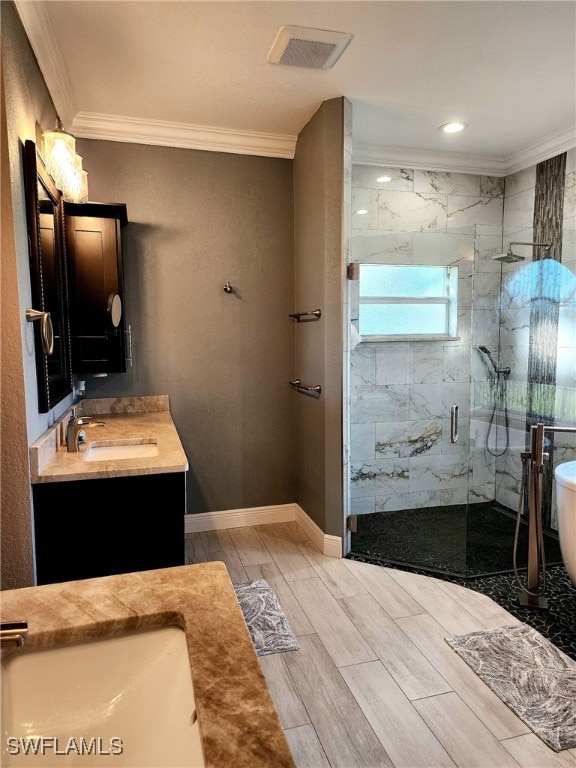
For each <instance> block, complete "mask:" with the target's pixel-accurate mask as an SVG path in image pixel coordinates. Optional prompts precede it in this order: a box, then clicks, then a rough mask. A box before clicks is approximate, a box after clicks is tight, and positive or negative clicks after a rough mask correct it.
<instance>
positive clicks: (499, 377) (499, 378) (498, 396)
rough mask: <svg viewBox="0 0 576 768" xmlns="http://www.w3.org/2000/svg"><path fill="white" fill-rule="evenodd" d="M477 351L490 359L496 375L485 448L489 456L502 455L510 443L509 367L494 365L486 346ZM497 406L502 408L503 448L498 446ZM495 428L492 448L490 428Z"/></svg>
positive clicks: (494, 362)
mask: <svg viewBox="0 0 576 768" xmlns="http://www.w3.org/2000/svg"><path fill="white" fill-rule="evenodd" d="M478 352H480V353H481V354H482V355H484V357H486V358H487V359H488V360H489V361H490V365H491V366H492V371H493V374H494V375H495V376H496V392H495V393H494V404H493V406H492V413H491V414H490V424H489V426H488V431H487V433H486V440H485V446H486V450H487V451H488V453H489V454H490V455H491V456H496V457H498V456H504V454H505V453H506V451H507V450H508V447H509V445H510V432H509V423H508V404H507V401H506V379H507V378H508V376H510V367H509V366H506V367H505V368H498V366H497V365H496V361H495V360H494V358H493V357H492V352H491V350H489V349H488V347H478ZM498 406H500V407H503V408H504V425H503V426H504V429H505V435H506V439H505V444H504V448H502V449H499V448H498V432H499V429H498V427H499V425H498V421H499V417H498V414H497V409H498ZM493 429H495V443H494V448H491V447H490V434H491V432H492V430H493Z"/></svg>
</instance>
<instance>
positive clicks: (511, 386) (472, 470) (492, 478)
mask: <svg viewBox="0 0 576 768" xmlns="http://www.w3.org/2000/svg"><path fill="white" fill-rule="evenodd" d="M504 245H506V246H507V243H506V242H504V243H503V237H502V227H501V226H499V225H489V224H469V225H463V226H462V227H452V228H450V229H449V231H446V230H444V231H441V232H440V231H427V232H420V231H419V232H415V231H414V232H409V231H407V232H384V231H376V232H370V231H367V232H361V233H360V232H356V233H355V235H354V236H353V237H352V239H351V258H352V260H353V261H357V262H359V263H361V264H364V263H369V264H390V265H399V266H410V267H411V268H412V269H414V268H417V267H418V266H422V267H424V266H428V267H429V266H442V267H455V266H457V267H458V309H457V314H458V320H457V328H456V337H455V338H444V339H440V340H430V339H429V340H425V339H422V340H419V339H415V338H414V339H409V340H394V341H377V342H366V341H359V338H361V336H360V337H359V335H358V309H359V299H358V283H357V282H350V283H349V286H350V295H349V300H350V311H351V326H352V332H351V342H350V346H351V352H350V358H351V366H350V421H351V424H350V433H351V450H350V509H351V514H353V515H357V521H356V525H357V530H356V532H353V533H352V534H351V550H350V555H351V556H352V557H357V558H360V559H362V558H363V559H366V560H368V561H370V562H379V563H382V564H390V565H393V566H400V567H407V568H409V569H413V570H421V571H423V572H428V573H432V574H438V575H442V574H445V575H448V576H454V577H461V578H474V577H476V576H481V575H488V574H495V573H504V572H510V571H512V570H513V546H514V539H515V529H516V518H517V510H518V507H519V504H520V487H521V458H520V455H521V453H522V452H523V451H524V450H525V449H526V447H527V437H528V434H529V426H530V418H531V417H532V416H533V415H534V413H535V411H536V409H537V407H538V406H539V404H540V403H541V402H545V403H547V404H549V403H550V402H553V403H554V413H553V414H552V416H553V418H554V422H550V421H548V422H547V423H568V424H572V425H573V424H574V418H575V414H576V400H575V398H576V390H575V381H576V378H575V371H576V354H575V348H576V338H575V332H574V329H575V328H576V308H575V307H576V304H575V302H576V287H575V281H576V278H575V277H574V273H573V272H574V270H573V269H572V270H571V269H570V268H569V265H567V266H565V265H563V264H560V263H559V262H557V261H555V262H554V264H551V265H546V264H545V263H544V262H542V260H541V259H540V256H541V255H542V252H541V251H540V252H536V250H534V252H533V253H532V252H531V249H526V248H524V251H527V250H528V251H529V255H528V256H527V258H526V259H525V260H522V261H521V260H518V261H515V262H505V261H504V262H503V261H500V260H497V259H495V258H494V256H496V255H497V254H502V253H503V252H505V248H504V247H503V246H504ZM516 250H518V252H520V253H521V252H522V248H519V249H516V248H515V251H516ZM533 256H534V257H535V258H536V259H537V261H534V262H533V261H532V257H533ZM573 266H574V265H572V267H573ZM543 270H544V271H543ZM544 273H546V274H547V275H549V276H548V278H545V277H544ZM552 273H553V278H552V277H550V275H552ZM546 280H548V282H550V283H551V287H548V288H546V290H547V293H546V291H545V284H546ZM543 291H544V293H543ZM544 295H545V298H542V297H543V296H544ZM538 301H548V302H552V303H554V307H553V310H552V314H553V323H552V325H553V334H552V335H551V334H550V332H549V330H550V329H548V331H547V333H548V336H546V337H544V338H545V340H543V339H542V338H540V337H539V336H538V334H539V333H540V334H542V331H541V328H540V326H539V325H538V323H539V322H540V321H539V317H538V315H536V316H535V310H534V306H535V304H537V303H538ZM381 306H382V305H381ZM384 306H385V307H387V306H389V305H384ZM549 314H550V312H548V313H547V314H546V322H548V324H549V325H550V323H549ZM430 319H431V321H432V319H433V318H432V315H431V318H430ZM390 322H392V323H394V324H395V327H396V329H397V330H396V332H397V333H398V334H399V335H401V334H402V333H406V332H407V333H410V331H409V330H408V331H405V330H404V328H403V321H402V319H401V317H400V316H399V315H398V316H396V317H395V318H394V319H392V320H390ZM535 325H536V327H535ZM540 325H542V323H541V322H540ZM405 327H406V328H409V327H410V326H409V324H406V326H405ZM371 328H378V322H377V320H376V321H374V325H373V326H371ZM373 332H374V333H377V330H374V331H373ZM554 334H555V335H554ZM544 343H545V344H546V345H547V346H546V355H547V356H548V357H550V345H551V344H552V345H553V346H554V349H553V356H554V359H555V360H557V367H556V379H555V381H554V382H553V383H546V382H544V383H543V382H538V381H534V373H533V371H534V369H535V365H534V363H533V362H531V363H530V364H529V354H528V350H529V348H530V349H532V350H533V351H532V353H531V354H532V355H533V354H534V348H535V347H536V346H537V344H544ZM530 365H531V368H530ZM530 371H532V373H530ZM530 377H531V378H530ZM453 405H458V407H459V435H458V439H457V441H455V442H453V441H451V430H450V427H451V423H450V411H451V408H452V406H453ZM570 441H572V442H574V439H573V438H571V437H570V436H564V437H563V438H562V442H561V443H559V436H556V438H555V443H556V445H553V444H552V441H549V445H548V448H549V450H550V451H551V460H550V461H551V468H552V467H555V466H556V465H557V463H559V461H561V460H567V459H566V456H570V455H572V456H573V455H574V446H572V445H571V444H570V445H565V443H569V442H570ZM545 496H546V497H547V499H548V500H547V502H546V504H547V507H546V510H547V511H546V513H545V539H546V552H547V561H548V563H549V564H553V563H560V562H561V555H560V549H559V544H558V540H557V536H556V531H555V528H556V521H555V512H554V498H553V488H552V487H551V486H550V487H549V488H548V490H547V491H545ZM526 551H527V530H526V523H525V521H524V518H521V522H520V524H519V532H518V546H517V552H518V556H517V564H518V567H519V568H525V566H526Z"/></svg>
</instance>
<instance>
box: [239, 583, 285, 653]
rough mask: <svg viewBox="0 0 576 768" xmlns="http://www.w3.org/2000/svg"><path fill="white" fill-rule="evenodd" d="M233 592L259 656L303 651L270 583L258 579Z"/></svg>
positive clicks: (241, 585) (240, 586)
mask: <svg viewBox="0 0 576 768" xmlns="http://www.w3.org/2000/svg"><path fill="white" fill-rule="evenodd" d="M234 591H235V592H236V597H237V598H238V602H239V603H240V608H241V609H242V613H243V614H244V618H245V619H246V624H247V625H248V631H249V632H250V637H251V638H252V642H253V643H254V648H255V649H256V653H257V654H258V656H266V655H268V654H270V653H281V652H282V651H299V650H300V646H299V644H298V640H296V637H295V635H294V633H293V632H292V629H291V628H290V625H289V624H288V619H287V618H286V616H285V615H284V611H283V610H282V608H281V607H280V603H279V602H278V598H277V597H276V594H275V593H274V591H273V590H272V588H271V587H270V585H269V584H268V582H267V581H264V579H257V580H256V581H251V582H248V583H247V584H235V585H234Z"/></svg>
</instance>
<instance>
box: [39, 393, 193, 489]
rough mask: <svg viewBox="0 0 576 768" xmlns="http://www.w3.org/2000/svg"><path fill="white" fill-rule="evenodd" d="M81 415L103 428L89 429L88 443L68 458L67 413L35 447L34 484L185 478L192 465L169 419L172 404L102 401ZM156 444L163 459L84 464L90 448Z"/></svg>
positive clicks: (86, 407)
mask: <svg viewBox="0 0 576 768" xmlns="http://www.w3.org/2000/svg"><path fill="white" fill-rule="evenodd" d="M77 414H78V415H79V416H80V415H84V416H86V415H92V416H94V421H95V422H96V421H98V422H104V424H102V425H98V426H90V425H87V426H86V429H85V433H86V441H85V442H84V443H83V444H82V445H81V446H80V450H79V451H78V452H69V451H68V450H67V448H66V444H65V431H66V424H67V422H68V420H69V419H70V416H71V410H70V411H68V412H67V413H66V414H65V416H64V417H63V418H62V419H61V420H60V422H58V423H56V424H54V425H53V426H52V427H51V428H50V429H49V430H47V432H45V433H44V434H43V435H42V436H41V437H40V438H39V439H38V440H37V441H36V442H35V443H33V444H32V445H31V446H30V467H31V481H32V483H54V482H65V481H70V480H95V479H98V478H109V477H126V476H130V475H151V474H158V473H163V472H186V471H187V470H188V459H187V457H186V454H185V452H184V449H183V447H182V443H181V442H180V438H179V436H178V432H177V430H176V427H175V425H174V422H173V420H172V416H171V415H170V411H169V408H168V398H167V397H165V396H159V397H141V398H102V399H93V400H85V401H83V402H82V403H81V404H80V406H79V407H78V410H77ZM119 442H120V443H156V444H157V445H158V455H157V456H151V457H139V458H129V459H114V460H105V461H89V462H88V461H85V457H86V452H87V450H88V448H89V447H90V445H91V444H94V445H110V444H114V443H119Z"/></svg>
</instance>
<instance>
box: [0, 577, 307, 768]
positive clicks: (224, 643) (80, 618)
mask: <svg viewBox="0 0 576 768" xmlns="http://www.w3.org/2000/svg"><path fill="white" fill-rule="evenodd" d="M0 611H1V620H2V621H11V620H19V619H24V620H26V621H27V622H28V628H29V629H28V640H27V647H28V648H41V647H47V646H53V645H61V644H66V643H74V642H80V641H84V640H88V639H98V638H103V637H109V636H110V635H113V634H124V633H126V632H127V631H131V630H141V629H145V628H151V627H160V626H174V625H178V626H180V627H182V628H183V629H184V631H185V632H186V639H187V643H188V653H189V658H190V669H191V672H192V680H193V685H194V695H195V702H196V708H197V713H198V722H199V725H200V730H201V734H202V743H203V746H204V755H205V762H206V766H207V768H232V766H234V768H272V767H274V768H295V766H294V762H293V760H292V757H291V753H290V749H289V747H288V744H287V742H286V738H285V736H284V732H283V730H282V727H281V724H280V720H279V717H278V713H277V711H276V709H275V707H274V703H273V701H272V698H271V696H270V692H269V690H268V686H267V684H266V680H265V678H264V675H263V673H262V670H261V668H260V664H259V662H258V657H257V655H256V652H255V650H254V646H253V645H252V641H251V639H250V635H249V633H248V628H247V626H246V623H245V620H244V617H243V615H242V612H241V610H240V606H239V605H238V601H237V599H236V594H235V592H234V588H233V586H232V583H231V581H230V578H229V576H228V573H227V571H226V567H225V565H224V564H223V563H221V562H210V563H201V564H197V565H185V566H179V567H176V568H164V569H158V570H151V571H143V572H139V573H127V574H122V575H118V576H106V577H103V578H99V579H85V580H83V581H68V582H61V583H58V584H47V585H45V586H40V587H27V588H23V589H13V590H5V591H3V592H2V593H1V606H0ZM10 653H18V651H17V650H16V651H10Z"/></svg>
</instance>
